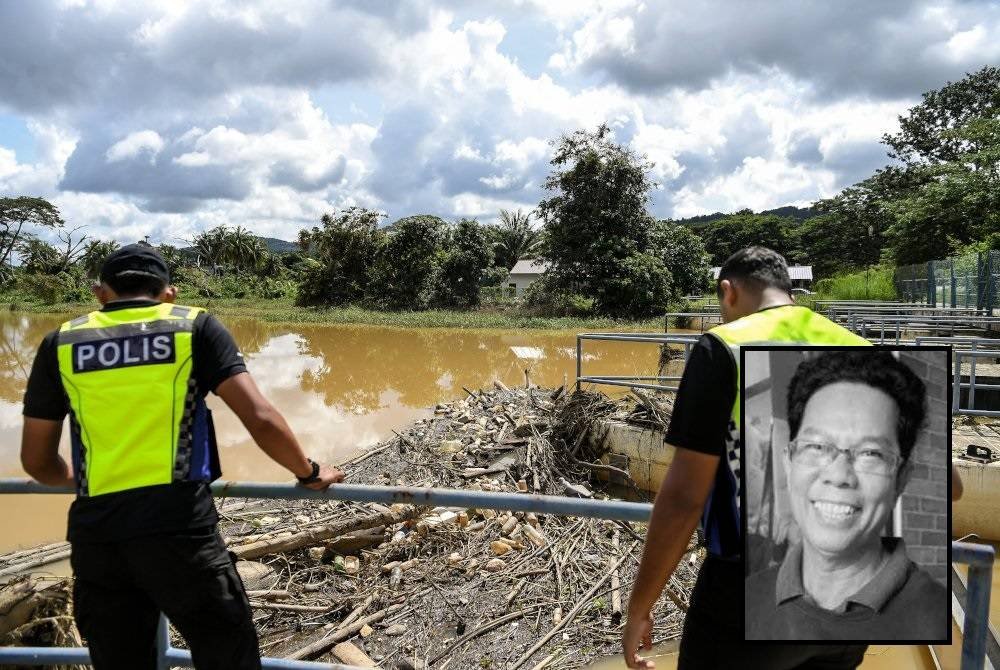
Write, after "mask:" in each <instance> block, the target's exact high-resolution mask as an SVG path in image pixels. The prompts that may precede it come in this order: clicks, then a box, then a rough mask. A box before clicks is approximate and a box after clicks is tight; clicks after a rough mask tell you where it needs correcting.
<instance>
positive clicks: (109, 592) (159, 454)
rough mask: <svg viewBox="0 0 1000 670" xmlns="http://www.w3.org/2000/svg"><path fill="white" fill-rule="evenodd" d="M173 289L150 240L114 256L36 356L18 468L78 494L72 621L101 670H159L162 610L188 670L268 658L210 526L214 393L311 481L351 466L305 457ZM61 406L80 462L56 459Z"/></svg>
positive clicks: (235, 360)
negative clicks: (96, 306) (77, 310)
mask: <svg viewBox="0 0 1000 670" xmlns="http://www.w3.org/2000/svg"><path fill="white" fill-rule="evenodd" d="M169 284H170V275H169V272H168V270H167V265H166V263H165V262H164V260H163V257H162V256H160V254H159V253H158V252H157V251H156V250H154V249H153V248H152V247H149V246H145V245H130V246H126V247H122V248H121V249H119V250H117V251H115V252H113V253H112V254H110V255H109V256H108V258H107V259H106V260H105V262H104V265H103V267H102V269H101V275H100V284H98V285H96V286H95V287H94V294H95V295H96V296H97V299H98V300H99V301H100V303H101V305H102V308H101V309H100V310H98V311H95V312H91V313H90V314H86V315H84V316H81V317H79V318H76V319H73V320H71V321H67V322H66V323H64V324H62V326H61V327H60V328H59V329H58V330H57V331H55V332H53V333H50V334H49V335H47V336H46V337H45V339H44V341H43V342H42V344H41V346H40V348H39V350H38V353H37V355H36V357H35V361H34V363H33V365H32V368H31V375H30V377H29V379H28V387H27V390H26V392H25V398H24V432H23V435H22V440H21V462H22V465H23V466H24V469H25V471H26V472H27V473H28V474H29V475H31V476H32V477H34V478H35V479H36V480H38V481H39V482H41V483H43V484H48V485H50V486H73V487H75V489H76V492H77V497H76V500H75V501H74V502H73V504H72V505H71V507H70V511H69V521H68V539H69V541H70V542H71V544H72V557H71V563H72V566H73V572H74V575H75V580H74V587H73V596H74V598H73V604H74V615H75V617H76V621H77V625H78V626H79V628H80V631H81V632H82V633H83V635H84V636H85V637H86V639H87V642H88V645H89V647H90V654H91V659H92V662H93V665H94V667H95V668H97V669H98V670H104V669H116V668H129V669H136V668H139V669H143V668H149V669H150V670H152V669H153V668H155V667H156V658H155V644H154V640H155V635H156V625H157V620H158V618H159V614H160V612H163V613H164V614H166V615H167V617H168V618H169V619H170V621H171V622H172V623H173V625H174V626H175V627H176V628H177V630H178V631H179V632H180V633H181V635H182V636H183V637H184V639H185V640H186V641H187V643H188V646H189V648H190V650H191V655H192V658H193V660H194V664H195V667H197V668H219V669H223V668H225V669H227V670H232V669H242V668H260V667H261V666H260V654H259V650H258V643H257V634H256V631H255V629H254V626H253V622H252V620H251V612H250V605H249V602H248V601H247V597H246V593H245V591H244V588H243V583H242V581H241V580H240V578H239V576H238V574H237V572H236V570H235V568H234V563H233V560H234V559H233V557H232V556H231V555H230V554H229V553H228V552H227V551H226V546H225V544H224V543H223V541H222V539H221V538H220V536H219V533H218V530H217V527H216V523H217V521H218V517H217V515H216V510H215V504H214V502H213V500H212V495H211V491H210V489H209V482H211V481H212V480H214V479H217V478H218V477H219V476H220V474H221V472H220V468H219V458H218V453H217V450H216V443H215V434H214V430H213V427H212V415H211V412H210V411H209V410H208V409H207V407H206V405H205V396H206V394H207V393H208V392H209V391H213V392H215V393H216V394H217V395H218V396H219V397H221V398H222V399H223V401H225V403H226V404H227V405H228V406H229V407H230V408H231V409H232V410H233V411H234V412H235V413H236V415H237V416H238V417H239V418H240V420H241V421H242V422H243V425H244V426H245V427H246V428H247V430H248V431H249V432H250V434H251V436H252V437H253V438H254V440H255V441H256V443H257V445H258V446H259V447H260V448H261V449H263V450H264V452H265V453H267V455H268V456H270V457H271V458H272V459H273V460H275V461H277V462H278V463H280V464H281V465H283V466H284V467H285V468H287V469H288V470H289V471H290V472H291V473H292V474H294V475H295V476H296V477H297V478H298V480H299V482H301V483H302V485H304V486H307V487H309V488H313V489H324V488H326V487H328V486H329V485H330V484H332V483H335V482H338V481H341V480H342V479H343V478H344V474H343V473H342V472H340V471H339V470H338V469H336V468H334V467H331V466H327V465H319V464H317V463H315V462H314V461H311V460H309V459H308V458H306V457H305V455H304V454H303V452H302V449H301V448H300V446H299V444H298V442H297V441H296V439H295V436H294V435H293V434H292V431H291V430H290V429H289V427H288V424H287V423H286V422H285V420H284V418H283V417H282V416H281V414H280V413H279V412H278V411H277V410H276V409H275V408H274V407H273V406H272V405H271V404H270V403H269V402H268V401H267V400H266V399H265V398H264V397H263V396H262V395H261V393H260V391H259V390H258V389H257V386H256V385H255V384H254V382H253V379H252V378H251V377H250V375H249V374H248V373H247V369H246V365H245V363H244V361H243V356H242V354H240V352H239V349H238V348H237V346H236V343H235V342H234V340H233V338H232V336H231V335H230V334H229V332H228V331H227V330H226V329H225V328H224V327H223V326H222V324H221V323H219V321H218V320H216V319H215V318H214V317H212V316H211V315H209V314H207V313H206V312H205V311H204V310H202V309H200V308H197V307H182V306H179V305H175V304H174V299H175V297H176V295H177V289H176V288H175V287H173V286H170V285H169ZM67 414H68V415H69V419H70V420H69V426H70V442H71V452H72V465H71V466H70V465H69V464H67V463H66V462H65V461H64V460H63V458H62V457H61V456H60V455H59V454H58V446H59V438H60V435H61V433H62V426H63V419H64V418H65V416H66V415H67Z"/></svg>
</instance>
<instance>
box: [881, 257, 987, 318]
mask: <svg viewBox="0 0 1000 670" xmlns="http://www.w3.org/2000/svg"><path fill="white" fill-rule="evenodd" d="M998 277H1000V252H998V251H983V252H979V253H973V254H965V255H964V256H955V257H953V258H946V259H944V260H937V261H928V262H927V263H917V264H916V265H904V266H901V267H898V268H896V272H895V276H894V283H895V285H896V294H897V296H898V297H899V298H900V299H901V300H905V301H907V302H914V303H925V304H928V305H931V306H933V307H970V308H975V309H978V310H982V311H983V312H984V313H986V314H989V313H990V312H991V310H992V309H993V308H995V307H1000V304H998V302H1000V298H998V291H997V280H998Z"/></svg>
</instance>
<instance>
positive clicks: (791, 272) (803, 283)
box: [712, 265, 813, 288]
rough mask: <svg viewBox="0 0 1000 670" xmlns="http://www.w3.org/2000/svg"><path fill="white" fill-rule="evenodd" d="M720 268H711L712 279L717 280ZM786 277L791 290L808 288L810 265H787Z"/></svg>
mask: <svg viewBox="0 0 1000 670" xmlns="http://www.w3.org/2000/svg"><path fill="white" fill-rule="evenodd" d="M721 270H722V268H721V267H714V268H712V279H713V280H716V279H718V278H719V272H720V271H721ZM788 276H789V278H790V279H791V280H792V288H809V285H810V284H812V280H813V268H812V266H811V265H789V266H788Z"/></svg>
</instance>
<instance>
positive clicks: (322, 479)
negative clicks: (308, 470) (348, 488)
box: [303, 464, 345, 491]
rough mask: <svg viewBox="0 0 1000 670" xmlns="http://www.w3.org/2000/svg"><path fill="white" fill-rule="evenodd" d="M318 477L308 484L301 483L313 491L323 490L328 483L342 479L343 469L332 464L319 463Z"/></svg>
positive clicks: (334, 482)
mask: <svg viewBox="0 0 1000 670" xmlns="http://www.w3.org/2000/svg"><path fill="white" fill-rule="evenodd" d="M317 476H318V477H319V479H317V480H316V481H314V482H311V483H309V484H303V486H305V487H306V488H307V489H312V490H314V491H323V490H325V489H327V488H328V487H329V486H330V484H336V483H337V482H342V481H344V477H345V475H344V471H343V470H341V469H340V468H335V467H333V466H332V465H325V464H320V466H319V475H317Z"/></svg>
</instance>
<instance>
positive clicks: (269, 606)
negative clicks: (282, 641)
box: [250, 602, 337, 612]
mask: <svg viewBox="0 0 1000 670" xmlns="http://www.w3.org/2000/svg"><path fill="white" fill-rule="evenodd" d="M250 607H252V608H254V609H257V610H279V611H282V612H329V611H330V610H332V609H335V608H336V607H337V605H336V604H335V603H331V604H329V605H294V604H292V603H261V602H252V603H250Z"/></svg>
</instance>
